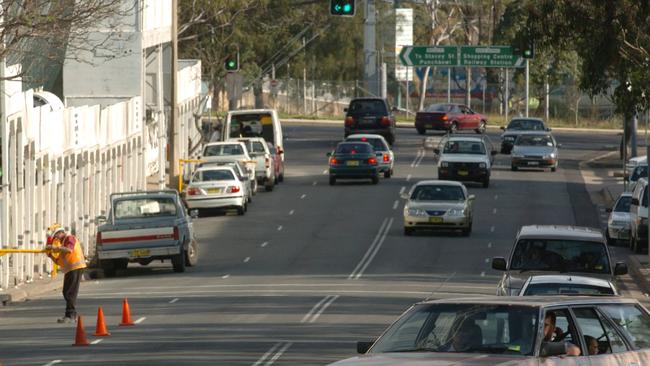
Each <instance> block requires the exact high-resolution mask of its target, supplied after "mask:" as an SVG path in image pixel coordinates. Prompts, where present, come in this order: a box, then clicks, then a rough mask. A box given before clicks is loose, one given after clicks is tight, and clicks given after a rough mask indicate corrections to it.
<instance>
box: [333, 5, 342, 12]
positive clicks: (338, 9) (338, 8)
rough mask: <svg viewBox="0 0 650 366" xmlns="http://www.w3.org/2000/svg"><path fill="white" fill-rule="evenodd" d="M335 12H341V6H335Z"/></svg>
mask: <svg viewBox="0 0 650 366" xmlns="http://www.w3.org/2000/svg"><path fill="white" fill-rule="evenodd" d="M334 11H336V12H339V11H341V5H339V4H336V5H334Z"/></svg>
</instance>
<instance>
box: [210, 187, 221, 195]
mask: <svg viewBox="0 0 650 366" xmlns="http://www.w3.org/2000/svg"><path fill="white" fill-rule="evenodd" d="M208 193H211V194H216V193H221V188H208Z"/></svg>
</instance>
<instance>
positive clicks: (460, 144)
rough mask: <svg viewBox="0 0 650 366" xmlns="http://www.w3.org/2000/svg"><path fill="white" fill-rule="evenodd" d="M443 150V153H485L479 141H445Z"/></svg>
mask: <svg viewBox="0 0 650 366" xmlns="http://www.w3.org/2000/svg"><path fill="white" fill-rule="evenodd" d="M443 152H444V153H445V154H477V155H485V146H484V145H483V143H482V142H480V141H447V143H446V144H445V148H444V150H443Z"/></svg>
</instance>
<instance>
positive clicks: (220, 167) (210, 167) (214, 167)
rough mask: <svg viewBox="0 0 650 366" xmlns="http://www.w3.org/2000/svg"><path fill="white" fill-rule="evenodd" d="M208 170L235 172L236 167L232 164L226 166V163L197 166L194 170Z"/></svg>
mask: <svg viewBox="0 0 650 366" xmlns="http://www.w3.org/2000/svg"><path fill="white" fill-rule="evenodd" d="M206 170H229V171H231V172H233V173H235V169H234V168H233V167H232V166H224V165H204V166H202V167H200V168H197V169H196V170H195V171H194V172H203V171H206Z"/></svg>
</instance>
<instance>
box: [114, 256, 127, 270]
mask: <svg viewBox="0 0 650 366" xmlns="http://www.w3.org/2000/svg"><path fill="white" fill-rule="evenodd" d="M128 265H129V260H128V259H126V258H125V259H113V266H114V267H115V269H126V267H128Z"/></svg>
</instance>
